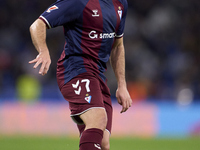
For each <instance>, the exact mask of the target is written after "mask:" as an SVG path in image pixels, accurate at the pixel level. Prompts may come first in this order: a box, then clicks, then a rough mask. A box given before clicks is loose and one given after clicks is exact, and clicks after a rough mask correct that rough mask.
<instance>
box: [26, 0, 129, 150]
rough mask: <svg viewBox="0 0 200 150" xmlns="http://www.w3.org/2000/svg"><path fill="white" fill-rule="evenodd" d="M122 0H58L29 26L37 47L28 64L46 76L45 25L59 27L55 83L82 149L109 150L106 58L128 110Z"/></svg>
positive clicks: (124, 3) (109, 103) (123, 2)
mask: <svg viewBox="0 0 200 150" xmlns="http://www.w3.org/2000/svg"><path fill="white" fill-rule="evenodd" d="M127 7H128V6H127V1H126V0H57V2H55V3H54V4H52V5H51V6H50V7H49V8H48V9H47V10H45V11H44V13H43V14H42V15H41V16H40V17H39V18H38V19H37V20H36V21H35V22H34V23H33V24H32V25H31V27H30V33H31V38H32V41H33V44H34V46H35V48H36V50H37V51H38V53H39V54H38V55H37V57H36V58H35V59H34V60H32V61H30V62H29V63H35V65H34V66H33V68H37V67H38V66H39V65H40V64H41V67H40V70H39V74H41V75H45V74H46V73H47V71H48V70H49V66H50V63H51V59H50V54H49V50H48V47H47V43H46V28H48V29H50V28H54V27H57V26H63V28H64V35H65V41H66V42H65V47H64V50H63V52H62V54H61V57H60V59H59V60H58V63H57V82H58V86H59V88H60V91H61V93H62V95H63V97H64V98H65V99H66V100H67V101H68V102H69V107H70V110H71V117H72V119H73V120H74V121H75V122H76V123H77V124H78V129H79V131H80V135H81V136H80V145H79V148H80V150H99V149H102V150H109V149H110V145H109V137H110V133H111V126H112V104H111V98H110V91H109V89H108V87H107V85H106V78H105V76H104V72H105V71H106V63H107V61H108V60H109V58H110V61H111V64H112V67H113V70H114V72H115V75H116V78H117V82H118V88H117V91H116V97H117V100H118V103H119V104H120V105H122V110H121V113H123V112H125V111H127V109H128V108H129V107H130V106H131V104H132V100H131V98H130V95H129V93H128V91H127V88H126V81H125V58H124V44H123V32H124V25H125V18H126V14H127Z"/></svg>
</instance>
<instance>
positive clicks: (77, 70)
mask: <svg viewBox="0 0 200 150" xmlns="http://www.w3.org/2000/svg"><path fill="white" fill-rule="evenodd" d="M127 7H128V4H127V1H126V0H57V1H56V2H55V3H54V4H52V5H51V6H50V7H49V8H48V9H47V10H45V12H44V13H43V14H42V15H41V16H40V19H42V20H43V21H44V22H45V23H46V25H47V27H48V28H54V27H57V26H63V28H64V35H65V47H64V50H63V52H62V54H61V56H60V58H59V60H58V63H57V80H58V85H59V87H61V86H63V85H64V84H65V83H67V82H69V81H70V80H71V79H72V78H74V77H75V76H77V75H79V74H81V73H84V72H93V73H95V74H98V75H99V76H100V77H101V78H102V79H103V80H104V81H105V80H106V78H105V76H104V74H103V73H104V72H105V71H106V63H107V61H108V60H109V57H110V53H111V50H112V46H113V43H114V40H115V38H120V37H122V36H123V33H124V26H125V18H126V14H127Z"/></svg>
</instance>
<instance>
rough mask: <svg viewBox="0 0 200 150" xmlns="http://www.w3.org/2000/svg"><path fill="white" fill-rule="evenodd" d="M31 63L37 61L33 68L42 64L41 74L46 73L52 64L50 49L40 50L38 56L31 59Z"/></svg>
mask: <svg viewBox="0 0 200 150" xmlns="http://www.w3.org/2000/svg"><path fill="white" fill-rule="evenodd" d="M29 63H30V64H32V63H35V65H34V66H33V68H34V69H35V68H37V67H38V66H39V65H40V64H41V67H40V70H39V74H41V75H45V74H47V72H48V70H49V66H50V64H51V58H50V55H49V52H48V51H44V52H40V53H39V54H38V55H37V57H36V58H35V59H33V60H31V61H29Z"/></svg>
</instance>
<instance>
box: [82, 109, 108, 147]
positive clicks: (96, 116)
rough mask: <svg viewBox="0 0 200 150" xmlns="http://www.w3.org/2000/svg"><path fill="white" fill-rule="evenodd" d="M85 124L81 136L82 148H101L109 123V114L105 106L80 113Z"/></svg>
mask: <svg viewBox="0 0 200 150" xmlns="http://www.w3.org/2000/svg"><path fill="white" fill-rule="evenodd" d="M80 118H81V119H82V120H83V122H84V124H85V130H84V131H83V133H82V135H81V138H80V150H87V149H89V150H98V149H101V143H102V139H103V133H104V130H105V128H106V125H107V115H106V111H105V109H104V108H93V109H90V110H88V111H86V112H85V113H83V114H81V115H80Z"/></svg>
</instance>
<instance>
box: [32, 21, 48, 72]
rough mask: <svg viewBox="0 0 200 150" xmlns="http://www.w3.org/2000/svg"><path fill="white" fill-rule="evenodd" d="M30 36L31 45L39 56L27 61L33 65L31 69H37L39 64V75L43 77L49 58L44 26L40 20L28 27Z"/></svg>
mask: <svg viewBox="0 0 200 150" xmlns="http://www.w3.org/2000/svg"><path fill="white" fill-rule="evenodd" d="M30 34H31V38H32V42H33V45H34V46H35V48H36V50H37V51H38V53H39V54H38V55H37V57H36V58H35V59H34V60H32V61H29V63H31V64H32V63H35V65H34V66H33V68H37V67H38V66H39V65H40V64H41V67H40V70H39V74H41V75H45V74H46V73H47V72H48V70H49V66H50V64H51V58H50V55H49V50H48V48H47V44H46V24H45V23H44V22H43V21H42V20H40V19H37V20H36V21H35V22H34V23H33V24H32V25H31V27H30Z"/></svg>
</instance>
